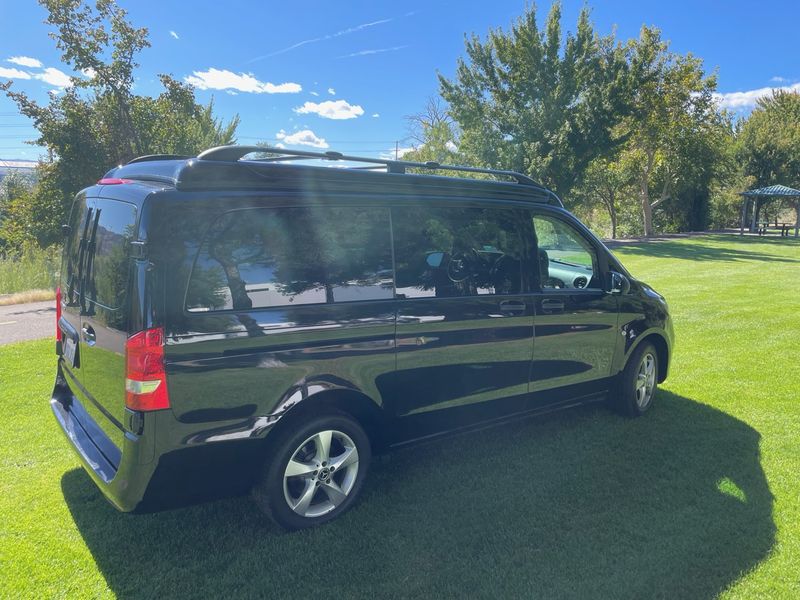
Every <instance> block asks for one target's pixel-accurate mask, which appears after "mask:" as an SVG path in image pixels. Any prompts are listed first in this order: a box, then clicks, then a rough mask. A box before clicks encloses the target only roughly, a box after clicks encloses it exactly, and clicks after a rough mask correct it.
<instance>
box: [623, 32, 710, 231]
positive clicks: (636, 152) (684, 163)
mask: <svg viewBox="0 0 800 600" xmlns="http://www.w3.org/2000/svg"><path fill="white" fill-rule="evenodd" d="M629 62H630V71H631V79H632V81H633V82H635V85H634V86H633V90H634V91H633V95H632V100H633V110H632V112H631V114H630V115H629V116H628V117H627V119H626V123H625V127H626V129H627V133H626V137H627V138H628V141H627V142H626V148H625V152H624V155H623V160H625V161H626V162H627V163H628V164H629V165H630V168H631V169H632V171H633V172H634V173H635V177H636V181H637V185H638V189H639V201H640V204H641V210H642V222H643V229H644V235H645V236H650V235H652V234H653V209H654V208H656V207H657V206H659V205H661V204H662V203H664V202H666V201H667V200H669V199H671V198H674V197H675V193H676V186H677V185H678V184H679V182H686V181H687V169H692V168H696V167H702V169H703V170H704V175H708V174H709V173H710V172H711V168H712V166H713V165H709V164H708V162H709V161H708V160H707V159H708V158H710V157H713V151H714V149H715V146H714V141H715V135H716V133H718V128H719V127H720V124H721V121H720V118H721V117H720V115H719V113H718V112H717V110H716V105H715V101H714V91H715V89H716V77H715V76H714V75H710V76H706V75H705V73H704V70H703V64H702V60H701V59H699V58H696V57H694V56H692V55H691V54H687V55H684V56H681V55H678V54H675V53H673V52H670V51H669V45H668V44H667V43H666V42H664V41H662V40H661V34H660V32H659V31H658V30H657V29H654V28H650V27H643V28H642V30H641V33H640V36H639V39H638V40H634V41H632V42H631V43H630V44H629ZM709 152H711V154H709ZM698 160H701V161H702V162H703V164H702V165H698V163H697V161H698ZM712 162H713V161H712ZM706 180H707V181H706V182H705V184H701V186H700V187H701V189H703V190H707V188H708V184H709V183H710V179H709V178H708V177H706Z"/></svg>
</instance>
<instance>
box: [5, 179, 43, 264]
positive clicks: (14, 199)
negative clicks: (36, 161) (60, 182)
mask: <svg viewBox="0 0 800 600" xmlns="http://www.w3.org/2000/svg"><path fill="white" fill-rule="evenodd" d="M35 183H36V182H35V178H34V177H33V176H30V175H25V174H22V173H14V172H12V173H9V174H8V175H6V176H5V177H4V178H3V180H2V181H0V252H4V253H5V252H7V251H9V250H10V251H11V252H15V251H19V250H20V249H21V248H22V246H23V245H24V243H25V242H26V241H27V240H30V239H31V238H32V232H33V231H35V229H36V227H37V225H38V221H37V220H35V219H32V218H31V217H34V216H37V215H35V214H32V211H31V210H30V206H31V204H32V196H33V189H34V186H35Z"/></svg>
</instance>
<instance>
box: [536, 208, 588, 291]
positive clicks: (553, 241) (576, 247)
mask: <svg viewBox="0 0 800 600" xmlns="http://www.w3.org/2000/svg"><path fill="white" fill-rule="evenodd" d="M533 227H534V230H535V234H536V242H537V256H538V266H539V282H540V285H541V287H542V289H545V290H548V289H549V290H553V289H556V290H558V289H583V288H586V289H600V288H601V282H600V277H599V270H598V262H597V253H596V252H595V250H594V248H592V246H591V244H589V242H588V241H587V240H586V239H584V237H583V236H582V235H581V234H580V233H579V232H578V231H577V230H576V229H575V228H574V227H572V226H571V225H570V224H569V223H567V222H565V221H562V220H561V219H557V218H555V217H550V216H547V215H534V216H533Z"/></svg>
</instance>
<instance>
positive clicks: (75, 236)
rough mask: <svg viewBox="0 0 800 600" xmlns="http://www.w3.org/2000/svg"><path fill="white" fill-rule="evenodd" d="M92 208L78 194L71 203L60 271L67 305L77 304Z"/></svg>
mask: <svg viewBox="0 0 800 600" xmlns="http://www.w3.org/2000/svg"><path fill="white" fill-rule="evenodd" d="M91 213H92V209H91V208H89V207H88V206H87V203H86V198H85V197H84V196H82V195H81V196H78V197H77V198H76V199H75V202H74V204H73V205H72V212H71V213H70V217H69V227H70V229H69V234H68V235H67V237H66V240H65V250H64V265H63V268H62V271H61V291H62V293H63V294H64V299H65V301H66V303H67V305H69V306H77V304H78V299H79V297H80V293H81V273H82V269H83V260H84V258H85V256H84V255H85V246H86V242H85V239H88V225H89V222H91V219H92V217H91Z"/></svg>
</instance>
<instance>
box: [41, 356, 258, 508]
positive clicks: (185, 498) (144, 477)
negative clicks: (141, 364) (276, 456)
mask: <svg viewBox="0 0 800 600" xmlns="http://www.w3.org/2000/svg"><path fill="white" fill-rule="evenodd" d="M83 401H84V402H89V401H90V400H83ZM81 402H82V400H81V399H80V398H79V397H77V396H76V394H75V393H74V392H73V391H72V390H71V389H70V387H69V385H68V378H66V377H65V376H64V375H63V373H62V371H61V368H60V366H59V370H58V376H57V378H56V384H55V387H54V389H53V395H52V398H51V400H50V407H51V409H52V410H53V414H54V415H55V418H56V421H57V422H58V424H59V425H60V426H61V430H62V431H63V432H64V435H65V436H66V438H67V440H69V442H70V446H71V447H72V449H73V450H74V451H75V454H76V455H77V456H78V458H79V459H80V461H81V464H82V465H83V468H84V469H85V470H86V472H87V473H88V474H89V476H90V477H91V478H92V480H93V481H94V483H95V484H96V485H97V487H98V488H99V489H100V491H101V492H102V493H103V495H104V496H105V497H106V498H107V499H108V500H109V501H110V502H111V504H113V505H114V506H115V507H116V508H117V509H118V510H121V511H123V512H132V511H135V512H150V511H156V510H163V509H168V508H175V507H178V506H183V505H186V504H193V503H195V502H200V501H205V500H209V499H213V498H220V497H227V496H232V495H238V494H242V493H245V492H247V491H248V490H249V489H250V486H251V485H252V481H253V475H254V474H255V472H256V470H257V469H258V468H259V466H260V462H261V459H263V453H262V450H263V445H262V444H261V443H260V442H261V441H260V440H258V439H256V440H243V441H232V442H220V443H213V444H199V445H196V446H186V445H181V446H179V447H177V448H176V447H174V446H173V445H172V444H170V443H168V442H166V441H164V440H162V441H161V442H159V441H158V440H157V439H156V438H157V436H158V433H159V432H160V434H161V437H162V438H166V439H169V438H170V437H171V434H170V424H169V422H170V421H172V420H173V417H172V415H171V411H153V412H150V413H145V414H144V425H143V431H144V432H145V433H143V434H142V435H134V434H133V433H131V432H130V431H126V432H125V434H124V437H123V446H122V448H118V447H117V446H116V445H114V443H113V442H112V441H111V440H110V439H109V437H108V436H107V435H106V434H105V433H104V432H103V430H102V429H101V428H100V427H99V426H98V425H97V423H96V422H95V421H94V419H93V418H92V416H91V415H90V414H89V413H88V412H87V411H86V409H85V408H84V406H83V404H82V403H81Z"/></svg>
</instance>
